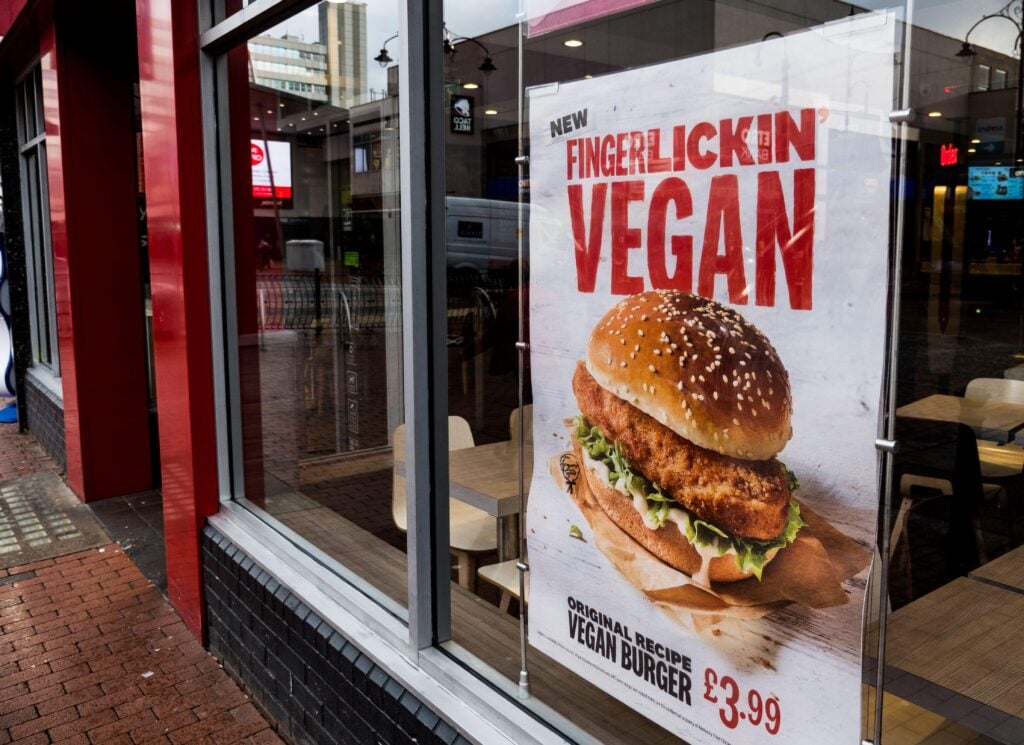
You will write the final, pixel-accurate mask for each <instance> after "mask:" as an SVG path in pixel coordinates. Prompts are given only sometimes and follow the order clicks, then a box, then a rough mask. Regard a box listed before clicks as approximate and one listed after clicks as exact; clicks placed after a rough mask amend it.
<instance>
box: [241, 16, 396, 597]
mask: <svg viewBox="0 0 1024 745" xmlns="http://www.w3.org/2000/svg"><path fill="white" fill-rule="evenodd" d="M397 25H398V22H397V4H396V3H395V2H393V1H391V2H373V3H370V4H363V3H338V2H321V3H319V4H317V5H314V6H312V7H310V8H307V9H306V10H303V11H302V12H300V13H297V14H296V15H294V16H292V17H291V18H289V19H287V20H286V21H283V22H281V23H280V24H278V25H277V26H275V27H274V28H271V29H268V30H267V31H265V32H263V33H261V34H259V35H256V36H254V37H253V38H251V39H249V41H248V42H247V43H246V44H245V45H242V46H240V47H238V48H236V49H235V50H233V51H232V52H230V53H229V68H230V73H229V74H230V77H231V86H232V87H231V92H230V95H229V106H230V110H231V127H232V130H231V139H232V148H233V169H234V170H233V173H234V178H233V189H234V211H235V216H236V217H235V224H234V226H233V227H234V238H233V244H234V254H235V255H234V260H235V278H234V279H235V292H236V297H237V318H238V341H239V347H238V358H239V367H240V376H239V380H238V385H239V391H238V394H239V398H240V400H241V419H242V432H241V440H242V444H241V450H242V453H241V460H242V467H241V470H242V472H243V484H244V486H243V487H242V489H240V494H239V496H244V498H245V499H246V500H247V503H248V504H249V505H251V506H252V508H253V509H254V510H257V511H258V512H260V514H262V515H265V516H267V518H268V519H269V520H271V521H272V522H273V523H274V524H275V525H280V526H283V527H284V528H287V529H289V530H291V531H294V533H295V534H297V536H298V537H299V539H301V540H303V541H305V542H307V543H308V545H309V546H310V548H311V550H314V551H316V552H317V553H316V555H317V556H319V557H320V558H321V559H322V560H324V561H325V562H327V563H329V564H330V565H331V566H335V567H337V566H339V565H340V566H341V567H344V568H346V569H347V570H350V571H351V572H353V573H354V574H355V575H357V576H358V578H359V580H357V581H358V582H365V583H368V584H369V585H370V586H371V587H372V588H375V590H374V592H372V593H371V594H374V595H375V596H376V597H378V598H383V600H384V602H385V603H386V604H387V605H389V606H390V607H394V608H397V607H399V606H402V607H404V606H405V605H406V602H407V601H406V595H407V584H406V556H405V546H406V540H405V508H404V495H405V482H404V479H403V478H402V477H401V473H402V470H401V469H402V468H403V466H404V464H402V463H401V452H402V451H401V446H402V443H403V439H402V438H403V435H402V431H403V430H402V427H401V425H402V415H403V397H402V396H403V391H402V380H403V376H402V367H401V349H402V339H401V333H402V329H401V310H402V309H401V284H400V281H401V263H400V260H401V253H400V243H399V235H400V229H399V215H400V212H399V209H400V203H399V195H398V189H399V185H398V184H399V179H398V137H399V129H398V89H397V78H396V77H395V76H393V75H391V76H389V75H388V74H387V72H386V71H384V70H382V69H381V68H380V67H379V66H378V65H376V64H375V63H373V61H372V60H371V59H369V58H368V56H367V55H368V53H367V45H366V38H367V36H368V35H371V36H373V37H374V38H376V37H378V36H380V35H382V34H391V33H394V29H395V28H396V27H397ZM395 474H397V475H395ZM333 562H337V564H334V563H333ZM339 571H343V570H340V569H339Z"/></svg>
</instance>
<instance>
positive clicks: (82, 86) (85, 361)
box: [42, 0, 153, 501]
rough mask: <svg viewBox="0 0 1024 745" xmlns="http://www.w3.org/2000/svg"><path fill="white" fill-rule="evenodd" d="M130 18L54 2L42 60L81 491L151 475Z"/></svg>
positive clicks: (89, 493)
mask: <svg viewBox="0 0 1024 745" xmlns="http://www.w3.org/2000/svg"><path fill="white" fill-rule="evenodd" d="M133 19H134V14H133V8H132V5H131V2H126V1H125V0H117V1H116V2H107V3H104V4H103V5H102V6H101V7H95V6H90V7H88V8H86V7H84V6H81V5H73V4H64V5H61V6H59V7H58V13H57V17H56V18H55V26H54V28H55V32H54V33H53V34H49V35H48V36H47V38H46V39H45V47H44V48H46V49H47V53H46V54H45V56H44V58H43V62H42V71H43V101H44V108H45V118H46V148H47V161H48V175H49V182H50V223H51V234H52V244H53V256H54V285H55V287H54V296H55V308H56V311H57V336H58V347H59V351H60V363H61V378H62V384H63V393H64V430H65V448H66V455H67V462H68V482H69V483H70V485H71V487H72V489H74V491H75V492H76V493H77V494H78V495H79V497H81V498H83V499H85V500H87V501H92V500H95V499H102V498H105V497H110V496H116V495H121V494H130V493H133V492H140V491H145V490H146V489H149V488H151V487H152V485H153V484H152V474H151V470H150V461H149V457H150V456H149V422H148V394H147V390H146V340H145V324H144V322H145V306H144V299H143V293H142V276H141V268H140V248H139V238H138V228H137V219H136V176H135V135H134V132H133V127H132V118H133V108H134V103H133V91H132V83H133V79H134V74H133V71H134V67H135V46H134V43H133V38H134V22H133ZM96 28H102V29H104V31H105V34H106V37H107V38H106V41H105V42H104V43H103V44H96V43H95V40H96V34H95V29H96ZM54 42H55V43H54ZM54 46H56V51H54ZM98 112H102V115H99V113H98Z"/></svg>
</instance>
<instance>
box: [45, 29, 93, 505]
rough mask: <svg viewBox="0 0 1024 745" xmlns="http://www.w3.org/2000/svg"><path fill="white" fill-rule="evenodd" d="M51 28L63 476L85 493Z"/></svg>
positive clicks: (48, 79)
mask: <svg viewBox="0 0 1024 745" xmlns="http://www.w3.org/2000/svg"><path fill="white" fill-rule="evenodd" d="M55 46H56V44H55V42H54V30H53V26H50V27H49V28H48V29H47V30H46V31H45V32H44V33H43V36H42V38H41V39H40V41H39V49H40V52H41V53H42V57H41V59H40V61H39V66H40V72H41V75H42V85H43V119H44V127H45V130H46V159H47V160H46V162H47V178H48V180H49V184H48V187H49V192H50V244H51V247H52V250H53V302H54V308H55V311H56V314H57V351H58V354H59V355H60V365H61V377H62V381H61V383H62V386H63V393H64V448H65V457H66V459H67V472H66V473H65V478H66V479H67V481H68V485H69V486H70V487H71V489H72V490H73V491H74V492H75V494H77V495H79V496H82V494H84V493H85V477H84V474H83V471H82V447H81V441H82V438H81V433H80V430H79V428H78V383H77V381H78V376H77V365H76V360H75V350H74V333H73V332H74V327H73V326H74V323H73V315H72V313H71V307H72V303H71V269H70V265H69V262H68V230H67V228H68V220H67V210H66V209H65V204H66V200H65V198H64V168H63V163H64V160H65V157H66V156H65V153H64V142H63V140H62V139H61V128H60V122H61V118H60V96H59V95H58V82H57V52H56V49H55Z"/></svg>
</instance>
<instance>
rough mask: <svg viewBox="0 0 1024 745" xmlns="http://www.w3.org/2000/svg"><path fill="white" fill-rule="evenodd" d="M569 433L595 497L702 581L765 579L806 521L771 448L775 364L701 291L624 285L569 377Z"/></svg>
mask: <svg viewBox="0 0 1024 745" xmlns="http://www.w3.org/2000/svg"><path fill="white" fill-rule="evenodd" d="M572 387H573V392H574V394H575V396H576V400H577V402H578V403H579V407H580V415H579V416H577V417H576V419H575V420H574V427H573V440H574V445H575V447H576V448H577V450H578V455H579V457H580V459H581V462H582V464H583V466H584V467H583V472H584V477H585V479H586V482H587V486H588V487H589V490H590V492H591V493H592V495H593V497H594V500H595V501H596V503H597V504H598V505H599V506H600V508H601V509H602V510H603V511H604V512H605V513H606V514H607V516H608V517H609V518H610V519H611V521H612V522H614V523H615V525H617V526H618V527H619V528H621V529H622V530H623V531H625V532H626V533H627V534H628V535H629V536H631V537H632V538H633V539H634V540H635V541H636V542H637V543H639V544H640V545H641V546H643V547H644V548H645V549H646V550H647V551H649V552H650V553H651V554H654V556H656V557H657V558H658V559H660V560H661V561H663V562H665V563H666V564H668V565H669V566H671V567H673V568H674V569H677V570H678V571H680V572H683V573H685V574H687V575H689V576H690V577H691V578H692V580H693V581H694V582H696V583H698V584H700V585H703V586H705V587H711V585H712V583H716V582H737V581H740V580H744V579H747V578H749V577H755V578H756V579H757V580H760V579H761V576H762V572H763V571H764V568H765V566H766V565H767V564H768V562H770V561H771V560H772V559H773V558H774V557H775V555H776V554H777V553H778V552H779V551H781V550H783V549H785V548H786V546H788V545H789V544H791V543H792V542H793V541H794V540H795V539H796V536H797V533H798V532H799V530H800V529H801V528H802V527H803V526H804V522H803V520H801V518H800V506H799V505H798V504H797V502H796V501H794V500H793V498H792V495H793V491H794V490H795V489H796V488H797V486H798V483H797V480H796V478H795V477H794V475H793V474H792V473H791V472H790V471H789V470H788V469H787V468H786V466H785V465H783V464H782V462H780V461H779V460H778V459H777V458H776V456H777V455H778V453H779V452H780V451H781V450H782V449H783V448H784V447H785V446H786V443H787V442H788V441H789V440H790V438H791V437H792V427H791V423H790V419H791V416H792V398H791V394H790V387H789V377H788V375H787V373H786V369H785V367H783V365H782V361H781V360H780V359H779V356H778V354H777V353H776V351H775V349H774V348H773V347H772V345H771V343H770V342H769V341H768V339H766V338H765V336H764V334H762V333H761V332H760V331H759V330H758V329H757V328H756V327H755V326H753V325H752V324H751V323H749V322H747V321H746V320H745V319H744V318H743V317H742V316H741V315H740V314H739V313H737V312H736V311H734V310H732V309H730V308H727V307H725V306H723V305H721V304H720V303H717V302H715V301H713V300H709V299H707V298H703V297H699V296H696V295H691V294H687V293H682V292H677V291H651V292H645V293H642V294H638V295H632V296H629V297H627V298H625V299H624V300H622V301H621V302H619V303H618V304H617V305H615V307H613V308H612V309H611V310H609V311H608V312H607V313H606V314H605V315H604V317H603V318H601V320H600V321H599V322H598V324H597V326H596V327H595V328H594V330H593V332H592V333H591V335H590V339H589V341H588V343H587V349H586V358H585V360H581V361H579V362H578V363H577V365H576V371H575V374H574V376H573V381H572Z"/></svg>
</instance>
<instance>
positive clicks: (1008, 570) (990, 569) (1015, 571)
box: [970, 546, 1024, 593]
mask: <svg viewBox="0 0 1024 745" xmlns="http://www.w3.org/2000/svg"><path fill="white" fill-rule="evenodd" d="M970 576H971V577H973V578H974V579H980V580H984V581H987V582H996V583H998V584H1000V585H1003V586H1004V587H1007V588H1010V589H1013V590H1016V591H1017V592H1021V593H1024V546H1019V547H1017V548H1015V549H1014V550H1013V551H1008V552H1007V553H1005V554H1003V555H1002V556H1000V557H999V558H998V559H993V560H992V561H990V562H989V563H988V564H985V565H984V566H981V567H978V568H977V569H975V570H974V571H973V572H971V573H970Z"/></svg>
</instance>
